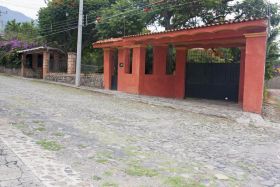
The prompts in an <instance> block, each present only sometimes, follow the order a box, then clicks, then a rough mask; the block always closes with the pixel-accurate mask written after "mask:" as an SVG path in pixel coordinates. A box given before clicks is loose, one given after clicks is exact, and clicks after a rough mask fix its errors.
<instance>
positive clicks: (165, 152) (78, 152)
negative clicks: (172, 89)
mask: <svg viewBox="0 0 280 187" xmlns="http://www.w3.org/2000/svg"><path fill="white" fill-rule="evenodd" d="M151 99H152V98H151ZM214 107H215V106H213V110H214V109H215V108H214ZM225 110H226V109H225ZM221 112H223V111H221ZM209 113H211V111H209ZM0 119H2V124H1V126H2V127H1V135H0V136H1V138H2V139H3V140H5V144H6V145H9V147H10V148H11V150H13V151H14V152H15V153H17V156H18V157H19V158H21V159H22V160H23V162H24V164H26V166H27V167H29V168H30V171H31V172H33V174H34V175H35V176H37V177H38V178H39V179H43V177H42V176H41V175H40V173H38V172H36V171H37V170H38V169H39V168H40V169H41V170H42V171H44V172H45V175H44V176H49V178H48V181H51V180H54V181H56V180H57V179H56V178H57V175H58V174H55V176H53V175H52V173H53V170H55V171H57V168H56V167H57V166H58V167H62V171H63V172H62V176H61V177H62V178H63V177H65V176H64V175H65V173H66V174H67V176H66V177H69V180H70V179H73V181H77V182H80V181H79V180H80V179H81V181H82V182H83V183H81V185H84V186H86V185H88V186H90V185H92V186H125V187H126V186H133V187H134V186H171V187H175V186H178V187H180V186H184V187H185V186H186V187H189V186H234V187H235V186H254V187H255V186H256V187H258V186H273V187H279V186H280V130H279V129H280V128H275V127H269V126H267V127H264V126H255V125H254V124H247V125H244V124H239V123H237V122H236V121H234V120H232V119H228V118H223V117H220V116H214V115H202V114H199V113H197V112H195V113H193V112H191V111H188V112H187V111H185V110H181V109H174V108H172V107H161V106H156V105H153V104H145V103H141V102H136V101H133V100H131V99H126V98H120V97H114V96H112V95H104V94H99V93H92V92H87V91H83V90H77V89H73V88H67V87H63V86H58V85H51V84H45V83H42V82H36V81H30V80H23V79H19V78H14V77H7V76H3V75H2V76H1V75H0ZM3 121H6V122H5V123H4V122H3ZM22 133H23V134H22ZM19 137H22V138H23V139H24V140H20V139H22V138H19ZM25 144H26V145H25ZM24 146H25V147H29V149H28V151H26V152H24V151H20V150H17V147H24ZM39 146H40V147H39ZM33 149H34V150H35V152H34V151H33V152H34V153H35V154H28V152H29V153H30V152H32V150H33ZM40 149H41V150H40ZM41 155H43V156H44V158H46V159H43V160H42V162H39V161H38V160H37V161H36V159H38V158H40V157H41ZM48 155H50V158H51V159H52V162H54V163H55V164H54V165H52V166H49V162H48V160H47V158H48ZM36 164H38V167H39V168H36ZM66 166H69V167H66ZM36 169H37V170H36ZM58 172H59V171H58ZM72 174H73V178H71V175H72ZM1 177H2V176H1V175H0V181H1V182H2V181H3V179H2V178H1ZM74 179H75V180H74ZM41 182H43V183H44V181H43V180H41ZM44 184H45V183H44ZM64 185H65V184H62V183H61V186H64Z"/></svg>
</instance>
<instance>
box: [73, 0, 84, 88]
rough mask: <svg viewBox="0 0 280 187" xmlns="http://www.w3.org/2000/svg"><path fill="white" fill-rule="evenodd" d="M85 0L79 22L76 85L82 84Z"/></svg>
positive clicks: (81, 1) (81, 3) (80, 9)
mask: <svg viewBox="0 0 280 187" xmlns="http://www.w3.org/2000/svg"><path fill="white" fill-rule="evenodd" d="M83 6H84V2H83V0H80V8H79V23H78V42H77V61H76V81H75V85H76V86H77V87H79V86H80V83H81V60H82V37H83V8H84V7H83Z"/></svg>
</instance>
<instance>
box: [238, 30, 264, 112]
mask: <svg viewBox="0 0 280 187" xmlns="http://www.w3.org/2000/svg"><path fill="white" fill-rule="evenodd" d="M245 37H246V54H245V71H244V92H243V110H244V111H246V112H253V113H259V114H260V113H261V112H262V104H263V90H264V74H265V59H266V41H267V33H265V32H264V33H254V34H246V35H245Z"/></svg>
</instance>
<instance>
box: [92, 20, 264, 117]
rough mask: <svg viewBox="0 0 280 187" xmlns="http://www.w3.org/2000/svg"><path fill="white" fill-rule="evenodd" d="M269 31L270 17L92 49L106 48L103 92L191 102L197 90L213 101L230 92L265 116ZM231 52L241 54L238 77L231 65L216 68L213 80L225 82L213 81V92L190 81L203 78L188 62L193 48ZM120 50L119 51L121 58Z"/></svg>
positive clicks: (104, 42) (101, 43) (135, 38)
mask: <svg viewBox="0 0 280 187" xmlns="http://www.w3.org/2000/svg"><path fill="white" fill-rule="evenodd" d="M267 28H268V21H267V19H266V18H258V19H249V20H242V21H234V22H231V21H229V22H224V23H217V24H211V25H206V26H200V27H192V28H184V29H177V30H169V31H163V32H157V33H149V34H138V35H132V36H125V37H121V38H114V39H108V40H101V41H98V42H96V43H94V44H93V47H94V48H103V49H104V87H105V89H117V90H119V91H123V92H128V93H133V94H143V95H150V96H160V97H169V98H178V99H184V98H185V97H188V93H192V92H193V90H196V91H195V93H192V94H194V96H195V94H197V95H199V94H201V93H202V92H203V93H204V95H207V92H208V91H209V98H211V97H213V98H214V97H215V95H213V90H214V91H216V92H215V93H216V94H217V95H219V92H223V93H224V91H225V90H227V89H232V90H230V92H228V93H230V94H231V93H232V95H233V96H234V97H236V98H237V101H236V102H238V103H240V105H241V107H242V109H243V110H244V111H248V112H254V113H261V111H262V102H263V87H264V72H265V57H266V42H267ZM170 44H172V45H173V46H174V47H175V49H176V55H175V62H176V67H175V71H174V72H173V73H171V74H170V73H167V69H166V67H167V66H166V63H167V58H169V57H168V46H169V45H170ZM148 45H149V46H152V51H153V64H152V73H151V72H149V73H147V72H145V69H146V68H145V66H147V63H146V59H147V55H146V53H147V46H148ZM231 47H238V48H240V50H241V59H240V63H239V64H238V66H237V67H238V69H237V70H238V73H236V70H235V73H234V72H232V71H231V70H232V69H234V68H235V69H236V66H235V67H233V68H230V66H227V67H226V68H224V67H222V68H221V67H217V70H215V72H214V73H213V72H212V73H210V74H211V75H213V76H215V75H219V74H221V75H223V76H224V77H223V76H221V78H219V79H213V80H216V81H212V83H211V86H210V87H209V85H207V86H206V85H203V84H200V85H199V87H200V88H198V87H195V86H197V85H195V82H194V81H193V82H191V81H190V80H192V78H193V77H195V76H196V77H200V78H203V75H204V74H203V73H202V74H196V73H197V72H198V70H200V69H196V68H195V67H194V65H192V64H190V63H188V61H187V59H188V58H187V54H188V53H187V51H188V50H190V49H193V48H205V49H208V48H231ZM116 49H118V50H117V53H116ZM116 54H117V55H116ZM208 66H209V67H208V69H209V68H212V67H214V65H211V64H210V65H208ZM212 69H213V68H212ZM207 71H208V70H207ZM209 72H210V71H209ZM191 74H193V75H191ZM210 74H209V73H208V74H207V76H208V78H211V76H209V75H210ZM205 76H206V74H205ZM236 77H237V78H236ZM236 79H237V81H236ZM194 80H195V79H194ZM220 80H227V81H224V82H223V84H218V83H217V84H216V82H219V81H220ZM233 80H235V81H233ZM233 82H234V83H233ZM231 84H232V85H233V86H232V88H229V87H228V85H231ZM213 85H215V86H213ZM205 88H206V89H205ZM216 88H217V89H216ZM199 90H202V91H199ZM210 93H211V94H212V96H211V97H210ZM222 97H223V95H222V96H221V98H222ZM225 98H227V95H225Z"/></svg>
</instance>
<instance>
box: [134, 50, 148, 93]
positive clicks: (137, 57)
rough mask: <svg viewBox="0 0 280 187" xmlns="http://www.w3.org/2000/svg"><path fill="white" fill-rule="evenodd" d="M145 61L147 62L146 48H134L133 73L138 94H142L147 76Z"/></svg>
mask: <svg viewBox="0 0 280 187" xmlns="http://www.w3.org/2000/svg"><path fill="white" fill-rule="evenodd" d="M145 60H146V46H142V45H139V46H135V47H134V48H133V63H132V71H133V75H134V76H135V77H136V78H135V83H136V86H137V88H138V89H137V90H138V91H137V93H138V94H141V92H142V89H143V85H144V76H145Z"/></svg>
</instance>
